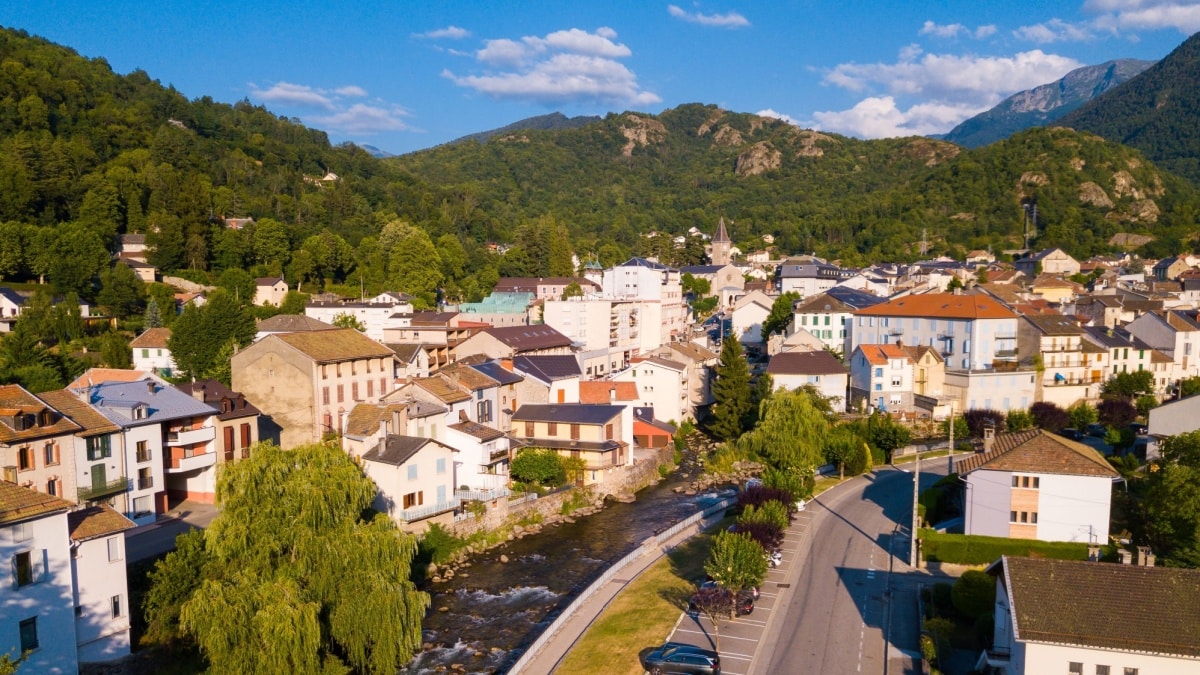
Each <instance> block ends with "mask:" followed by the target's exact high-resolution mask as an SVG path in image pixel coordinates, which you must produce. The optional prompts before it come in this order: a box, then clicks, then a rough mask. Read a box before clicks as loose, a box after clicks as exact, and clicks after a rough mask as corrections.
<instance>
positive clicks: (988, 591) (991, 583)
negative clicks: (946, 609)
mask: <svg viewBox="0 0 1200 675" xmlns="http://www.w3.org/2000/svg"><path fill="white" fill-rule="evenodd" d="M950 600H951V601H952V602H953V603H954V609H956V610H958V613H959V614H962V615H963V616H967V617H971V618H972V619H973V618H975V617H979V616H983V615H984V614H991V613H992V611H993V609H994V605H995V604H996V580H995V579H993V578H992V575H990V574H988V573H987V572H980V571H979V570H967V571H966V572H963V575H962V576H961V577H959V578H958V581H956V582H954V588H953V589H951V591H950Z"/></svg>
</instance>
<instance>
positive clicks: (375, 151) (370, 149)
mask: <svg viewBox="0 0 1200 675" xmlns="http://www.w3.org/2000/svg"><path fill="white" fill-rule="evenodd" d="M356 145H357V146H358V147H360V148H362V149H363V150H366V151H367V154H368V155H370V156H372V157H375V158H376V159H384V158H386V157H395V156H396V155H395V154H393V153H390V152H388V151H387V150H380V149H379V148H377V147H375V146H373V145H366V144H364V143H356Z"/></svg>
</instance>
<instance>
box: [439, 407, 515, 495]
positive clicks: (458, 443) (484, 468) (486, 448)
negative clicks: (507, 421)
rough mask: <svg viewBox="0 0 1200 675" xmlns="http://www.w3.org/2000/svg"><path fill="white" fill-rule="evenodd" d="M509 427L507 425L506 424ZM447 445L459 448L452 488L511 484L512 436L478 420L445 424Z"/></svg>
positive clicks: (475, 488)
mask: <svg viewBox="0 0 1200 675" xmlns="http://www.w3.org/2000/svg"><path fill="white" fill-rule="evenodd" d="M506 428H508V427H506ZM445 443H446V445H448V446H450V447H451V448H454V450H455V451H457V453H458V454H457V456H456V457H455V461H454V482H453V483H452V484H451V485H452V486H453V487H461V486H464V485H465V486H467V488H469V489H471V490H499V489H502V488H507V487H508V467H509V460H510V452H511V451H510V448H509V438H508V436H507V435H506V434H505V433H504V432H503V431H501V430H499V429H497V428H495V427H494V426H491V425H488V424H481V423H479V422H470V421H466V422H456V423H454V424H448V425H446V440H445Z"/></svg>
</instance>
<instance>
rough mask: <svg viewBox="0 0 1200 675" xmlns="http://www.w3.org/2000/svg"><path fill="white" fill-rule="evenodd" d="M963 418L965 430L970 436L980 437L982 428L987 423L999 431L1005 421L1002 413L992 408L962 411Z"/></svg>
mask: <svg viewBox="0 0 1200 675" xmlns="http://www.w3.org/2000/svg"><path fill="white" fill-rule="evenodd" d="M963 419H964V420H966V421H967V430H968V433H970V435H971V438H982V437H983V430H984V428H985V427H987V426H988V425H989V424H990V425H992V426H993V427H994V428H995V429H996V431H1000V430H1001V429H1002V428H1003V425H1004V422H1005V416H1004V413H1002V412H1000V411H999V410H992V409H990V408H978V409H974V410H968V411H966V412H965V413H963Z"/></svg>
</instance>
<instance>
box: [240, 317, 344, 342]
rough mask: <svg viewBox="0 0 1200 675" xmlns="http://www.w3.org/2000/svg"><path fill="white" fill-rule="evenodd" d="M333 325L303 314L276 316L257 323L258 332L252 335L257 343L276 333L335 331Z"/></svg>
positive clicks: (335, 328) (335, 327)
mask: <svg viewBox="0 0 1200 675" xmlns="http://www.w3.org/2000/svg"><path fill="white" fill-rule="evenodd" d="M337 329H338V327H337V326H334V325H333V324H329V323H325V322H324V321H320V320H318V319H314V318H312V317H310V316H306V315H304V314H276V315H275V316H272V317H270V318H267V319H263V320H262V321H259V322H258V332H257V333H255V335H254V340H255V341H256V342H257V341H258V340H261V339H263V338H265V337H267V336H268V335H274V334H276V333H304V332H308V331H314V330H337Z"/></svg>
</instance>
